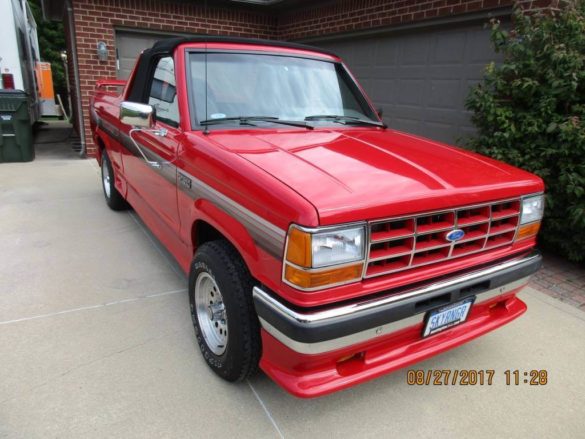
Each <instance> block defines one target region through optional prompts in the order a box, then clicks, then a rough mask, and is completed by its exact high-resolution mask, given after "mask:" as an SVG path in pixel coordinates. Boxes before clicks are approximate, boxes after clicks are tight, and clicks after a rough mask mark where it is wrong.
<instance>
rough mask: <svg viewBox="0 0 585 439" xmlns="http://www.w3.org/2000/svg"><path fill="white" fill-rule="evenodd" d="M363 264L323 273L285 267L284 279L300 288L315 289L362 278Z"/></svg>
mask: <svg viewBox="0 0 585 439" xmlns="http://www.w3.org/2000/svg"><path fill="white" fill-rule="evenodd" d="M363 268H364V264H363V263H362V262H360V263H359V264H354V265H349V266H347V267H342V268H333V269H331V270H324V271H305V270H301V269H298V268H296V267H293V266H291V265H287V266H286V268H285V270H284V278H285V279H286V280H287V281H289V282H290V283H292V284H294V285H298V286H299V287H301V288H316V287H321V286H324V285H335V284H340V283H343V282H348V281H350V280H354V279H355V280H358V279H360V278H361V276H362V270H363Z"/></svg>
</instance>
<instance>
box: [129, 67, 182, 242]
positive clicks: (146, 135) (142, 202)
mask: <svg viewBox="0 0 585 439" xmlns="http://www.w3.org/2000/svg"><path fill="white" fill-rule="evenodd" d="M150 84H151V85H150V93H149V96H148V104H149V105H152V106H153V107H154V108H155V110H156V125H155V127H154V129H153V130H147V129H142V130H135V131H132V132H131V131H130V130H129V128H130V127H127V129H128V132H127V138H126V142H125V143H126V146H127V148H128V149H129V151H128V152H127V153H126V154H124V157H123V160H124V171H125V174H126V178H127V180H128V198H129V201H130V203H131V204H132V206H133V207H134V208H135V209H136V210H137V211H139V213H140V216H141V217H142V218H143V219H144V221H145V222H147V223H148V224H149V226H150V227H151V229H153V231H154V232H155V234H156V235H157V236H158V237H159V238H160V239H161V240H163V241H164V242H165V243H166V244H168V245H170V246H171V247H173V246H174V245H176V242H174V241H175V240H176V239H177V237H178V233H179V228H180V224H179V212H178V208H177V168H176V159H177V153H178V149H179V139H180V136H181V130H180V129H179V128H178V127H179V106H178V101H177V93H176V82H175V71H174V62H173V58H172V57H165V58H161V59H160V60H158V62H157V65H156V68H155V70H154V74H153V78H152V81H151V83H150ZM130 136H131V139H130Z"/></svg>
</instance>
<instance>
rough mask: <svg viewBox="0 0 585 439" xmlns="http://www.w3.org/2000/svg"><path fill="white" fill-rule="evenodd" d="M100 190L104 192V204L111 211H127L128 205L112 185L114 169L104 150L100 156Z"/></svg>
mask: <svg viewBox="0 0 585 439" xmlns="http://www.w3.org/2000/svg"><path fill="white" fill-rule="evenodd" d="M102 188H103V190H104V197H105V198H106V204H107V205H108V206H109V207H110V209H112V210H126V209H128V203H127V202H126V200H125V199H124V197H122V195H121V194H120V192H118V189H116V185H115V184H114V169H113V168H112V163H111V162H110V158H109V157H108V153H107V152H106V150H105V149H104V151H103V154H102Z"/></svg>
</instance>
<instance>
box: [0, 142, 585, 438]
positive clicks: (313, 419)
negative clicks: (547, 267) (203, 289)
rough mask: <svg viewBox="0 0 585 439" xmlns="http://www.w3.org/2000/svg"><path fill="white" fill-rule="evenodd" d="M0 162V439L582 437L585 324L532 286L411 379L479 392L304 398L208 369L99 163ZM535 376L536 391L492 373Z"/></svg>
mask: <svg viewBox="0 0 585 439" xmlns="http://www.w3.org/2000/svg"><path fill="white" fill-rule="evenodd" d="M43 149H45V150H46V151H50V152H51V153H47V152H45V153H43V152H42V151H41V152H40V153H39V154H38V157H37V160H36V161H34V162H33V163H22V164H0V437H7V438H54V437H59V438H85V437H96V438H104V437H122V438H133V437H140V438H147V437H149V438H161V437H169V438H183V437H223V438H226V437H227V438H230V437H238V438H240V437H250V438H264V437H268V438H270V437H287V438H289V437H294V438H306V437H346V436H352V437H376V438H380V437H398V438H407V437H417V438H419V437H429V438H430V437H433V438H437V437H490V438H494V437H502V438H503V437H530V438H539V437H542V438H548V437H555V438H561V437H564V438H575V437H583V436H584V435H585V417H584V416H583V414H584V413H585V378H584V374H583V373H582V370H583V367H584V365H585V349H584V348H585V341H584V340H585V313H583V312H582V311H579V310H577V309H574V308H572V307H570V306H568V305H565V304H563V303H561V302H558V301H556V300H555V299H552V298H549V297H547V296H545V295H543V294H541V293H538V292H536V291H534V290H532V289H526V290H525V291H524V292H523V293H522V297H523V299H524V300H525V301H526V302H527V303H528V307H529V310H528V312H527V314H525V315H524V316H523V317H521V318H520V319H519V320H517V321H515V322H514V323H512V324H510V325H508V326H507V327H504V328H502V329H500V330H498V331H496V332H493V333H491V334H489V335H487V336H484V337H483V338H481V339H478V340H476V341H473V342H471V343H469V344H467V345H465V346H463V347H461V348H459V349H456V350H454V351H451V352H449V353H446V354H443V355H440V356H438V357H435V358H433V359H431V360H428V361H426V362H424V363H421V364H419V365H417V366H416V367H414V368H415V369H424V370H428V369H433V370H434V369H493V370H495V376H494V380H493V385H492V386H486V385H484V386H443V387H438V386H420V387H419V386H414V387H413V386H409V385H407V383H406V377H407V373H406V370H404V371H399V372H397V373H394V374H391V375H388V376H386V377H383V378H380V379H377V380H375V381H372V382H369V383H367V384H364V385H361V386H359V387H355V388H353V389H350V390H346V391H343V392H339V393H337V394H334V395H331V396H328V397H323V398H321V399H316V400H300V399H295V398H294V397H292V396H289V395H288V394H286V393H285V392H284V391H282V390H281V389H280V388H279V387H277V386H276V385H275V384H273V383H272V382H271V381H270V380H269V379H268V378H267V377H266V376H264V375H259V376H257V377H255V378H253V379H251V380H250V381H248V382H244V383H240V384H228V383H225V382H223V381H221V380H220V379H218V378H216V376H215V375H214V374H213V373H212V372H211V371H210V370H208V368H207V366H206V365H205V363H204V362H203V360H202V359H201V357H200V355H199V352H198V349H197V346H196V343H195V339H194V335H193V329H192V326H191V321H190V316H189V312H188V299H187V294H186V291H185V285H186V282H185V276H184V275H183V274H182V273H181V272H180V270H179V269H178V267H177V266H176V264H175V263H174V262H173V260H172V259H171V258H170V257H169V256H168V254H167V253H166V252H165V251H164V250H163V249H162V248H161V247H160V245H159V244H158V243H157V242H156V240H155V239H154V238H153V237H152V236H151V235H150V234H149V232H147V231H146V230H145V228H144V226H143V225H142V223H141V222H140V220H139V219H138V218H137V217H136V216H135V214H134V213H132V212H126V213H116V212H112V211H110V210H109V209H108V208H107V207H106V205H105V203H104V201H103V196H102V191H101V187H100V182H99V174H98V168H97V164H96V162H95V161H93V160H79V159H77V158H76V157H75V156H74V154H71V153H69V152H67V150H65V149H55V148H54V147H50V148H49V147H47V146H45V147H44V148H43ZM508 369H511V370H514V369H519V370H520V371H521V372H523V371H529V370H532V369H545V370H547V371H548V384H547V385H545V386H529V385H526V384H523V383H522V384H521V385H519V386H507V385H506V384H505V377H504V372H505V371H506V370H508Z"/></svg>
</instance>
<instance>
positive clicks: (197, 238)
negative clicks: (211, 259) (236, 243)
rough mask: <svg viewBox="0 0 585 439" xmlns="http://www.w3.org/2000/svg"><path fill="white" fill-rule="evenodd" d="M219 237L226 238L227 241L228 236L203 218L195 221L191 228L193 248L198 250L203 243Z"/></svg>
mask: <svg viewBox="0 0 585 439" xmlns="http://www.w3.org/2000/svg"><path fill="white" fill-rule="evenodd" d="M218 239H225V240H226V241H227V238H226V237H225V236H224V235H223V234H222V233H221V232H220V231H219V230H217V229H216V228H215V227H213V226H212V225H211V224H209V223H207V222H205V221H203V220H197V221H195V224H193V229H192V230H191V241H192V243H193V249H195V250H196V249H197V248H198V247H199V246H200V245H201V244H204V243H206V242H208V241H215V240H218Z"/></svg>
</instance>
